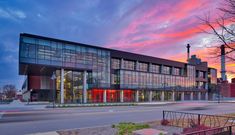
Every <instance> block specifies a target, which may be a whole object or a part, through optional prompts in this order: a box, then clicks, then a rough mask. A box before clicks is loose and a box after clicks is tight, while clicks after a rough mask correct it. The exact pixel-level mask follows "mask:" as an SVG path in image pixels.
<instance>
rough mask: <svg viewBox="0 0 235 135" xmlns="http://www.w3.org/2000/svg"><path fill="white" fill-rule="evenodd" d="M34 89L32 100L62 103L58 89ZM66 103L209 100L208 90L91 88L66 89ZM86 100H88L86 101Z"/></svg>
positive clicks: (64, 98) (64, 99)
mask: <svg viewBox="0 0 235 135" xmlns="http://www.w3.org/2000/svg"><path fill="white" fill-rule="evenodd" d="M52 91H53V90H47V91H45V90H43V91H42V90H41V91H40V90H35V91H34V90H33V91H32V92H31V101H53V99H54V100H55V102H56V103H61V102H60V101H61V93H60V90H57V91H56V92H55V94H53V92H52ZM63 95H64V96H63V101H64V103H117V102H158V101H159V102H160V101H185V100H186V101H187V100H208V92H206V91H171V90H166V91H160V90H130V89H125V90H115V89H89V90H87V91H86V93H84V91H83V90H76V91H68V90H67V91H65V92H64V94H63ZM84 101H86V102H84Z"/></svg>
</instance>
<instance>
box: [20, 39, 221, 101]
mask: <svg viewBox="0 0 235 135" xmlns="http://www.w3.org/2000/svg"><path fill="white" fill-rule="evenodd" d="M19 50H20V53H19V63H20V64H22V65H34V66H35V65H36V66H41V67H46V68H48V69H50V70H48V72H51V73H52V72H55V73H56V84H55V85H56V98H57V101H58V102H59V101H61V100H60V99H61V98H63V99H64V102H65V103H82V102H84V97H86V96H84V95H87V102H90V103H96V102H104V101H106V102H120V101H121V94H122V90H123V101H124V102H133V101H135V100H137V99H138V101H140V102H145V101H149V100H150V99H149V97H150V93H151V94H152V95H151V97H152V99H151V100H152V101H161V100H173V97H172V96H173V91H174V92H175V97H174V98H175V100H180V99H181V95H182V92H185V95H184V96H185V99H186V100H189V99H190V93H191V92H192V91H194V94H195V93H196V92H195V91H198V90H201V91H202V90H205V89H207V85H208V83H207V80H206V79H207V75H208V74H209V80H210V83H213V84H216V81H217V74H216V70H215V69H210V70H208V72H207V71H205V70H204V69H202V70H203V71H199V70H197V71H196V68H195V66H197V65H191V64H186V63H183V64H182V63H177V62H176V63H174V62H172V63H173V64H172V65H171V62H169V63H168V61H166V62H165V61H163V62H162V61H161V62H159V63H158V61H156V63H155V61H154V59H152V58H151V59H149V61H145V59H142V58H140V60H139V58H138V59H136V58H133V59H131V57H130V56H125V57H124V56H123V57H122V56H119V55H118V54H117V55H114V54H113V52H112V50H109V49H104V48H99V47H93V46H90V45H83V44H79V43H73V42H68V41H62V40H55V39H50V38H43V37H38V38H36V37H33V36H32V37H31V36H21V38H20V49H19ZM127 55H130V54H128V53H127ZM156 60H157V59H156ZM206 68H208V67H206ZM61 69H64V76H63V78H64V80H61ZM27 70H28V69H27ZM84 71H85V72H86V74H84V73H85V72H84ZM24 74H26V73H24ZM27 74H30V72H29V73H27ZM50 75H51V74H50V73H48V74H47V77H48V76H50ZM41 76H43V75H41ZM84 76H86V77H85V78H86V81H84V80H83V79H84ZM196 79H197V80H196ZM61 81H63V82H64V86H63V87H64V88H63V89H64V97H60V96H61V95H63V93H60V92H61V88H60V87H61ZM85 82H86V86H83V85H84V83H85ZM137 90H138V92H139V95H138V97H137V95H136V91H137ZM83 91H87V94H86V93H85V92H84V93H83ZM150 91H151V92H150ZM162 91H164V98H163V99H161V96H162V95H161V94H162V93H161V92H162ZM105 93H106V94H105ZM196 94H197V93H196ZM83 96H84V97H83ZM194 96H195V95H194ZM105 97H106V99H105V100H104V98H105ZM204 97H205V96H204ZM204 97H203V98H204ZM61 102H62V101H61Z"/></svg>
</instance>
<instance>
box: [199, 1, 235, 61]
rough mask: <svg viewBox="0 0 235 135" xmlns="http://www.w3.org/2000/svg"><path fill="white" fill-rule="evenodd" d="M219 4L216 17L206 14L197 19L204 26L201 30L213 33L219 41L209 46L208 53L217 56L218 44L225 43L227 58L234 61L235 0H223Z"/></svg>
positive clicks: (218, 53) (218, 51)
mask: <svg viewBox="0 0 235 135" xmlns="http://www.w3.org/2000/svg"><path fill="white" fill-rule="evenodd" d="M221 5H222V6H221V7H220V8H218V11H219V15H218V17H217V18H214V19H213V17H214V16H215V15H213V16H211V15H210V14H207V15H205V17H203V18H201V17H199V19H200V20H201V21H202V23H203V26H205V27H204V28H203V32H205V33H207V34H211V35H214V36H215V38H216V40H217V41H218V42H219V44H217V45H215V46H212V47H211V49H210V52H209V55H211V56H213V57H219V56H220V45H225V50H226V58H227V60H228V61H235V0H224V1H223V3H221Z"/></svg>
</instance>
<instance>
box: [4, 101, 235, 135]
mask: <svg viewBox="0 0 235 135" xmlns="http://www.w3.org/2000/svg"><path fill="white" fill-rule="evenodd" d="M163 110H171V111H183V112H196V113H204V114H224V113H235V103H220V104H218V103H207V102H182V103H176V104H170V105H164V106H159V105H158V106H156V105H152V106H114V107H77V108H57V109H52V108H49V109H39V110H29V109H27V110H17V111H10V112H4V113H3V112H1V114H0V134H3V135H15V134H17V135H23V134H30V133H38V132H49V131H55V130H63V129H73V128H84V127H92V126H102V125H111V124H114V123H119V122H143V121H152V120H160V119H161V118H162V111H163Z"/></svg>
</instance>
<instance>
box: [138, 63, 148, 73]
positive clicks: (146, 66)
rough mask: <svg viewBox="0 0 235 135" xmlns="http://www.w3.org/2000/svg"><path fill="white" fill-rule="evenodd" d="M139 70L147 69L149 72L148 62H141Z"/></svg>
mask: <svg viewBox="0 0 235 135" xmlns="http://www.w3.org/2000/svg"><path fill="white" fill-rule="evenodd" d="M137 70H139V71H146V72H147V71H148V64H147V63H142V62H139V63H138V68H137Z"/></svg>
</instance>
